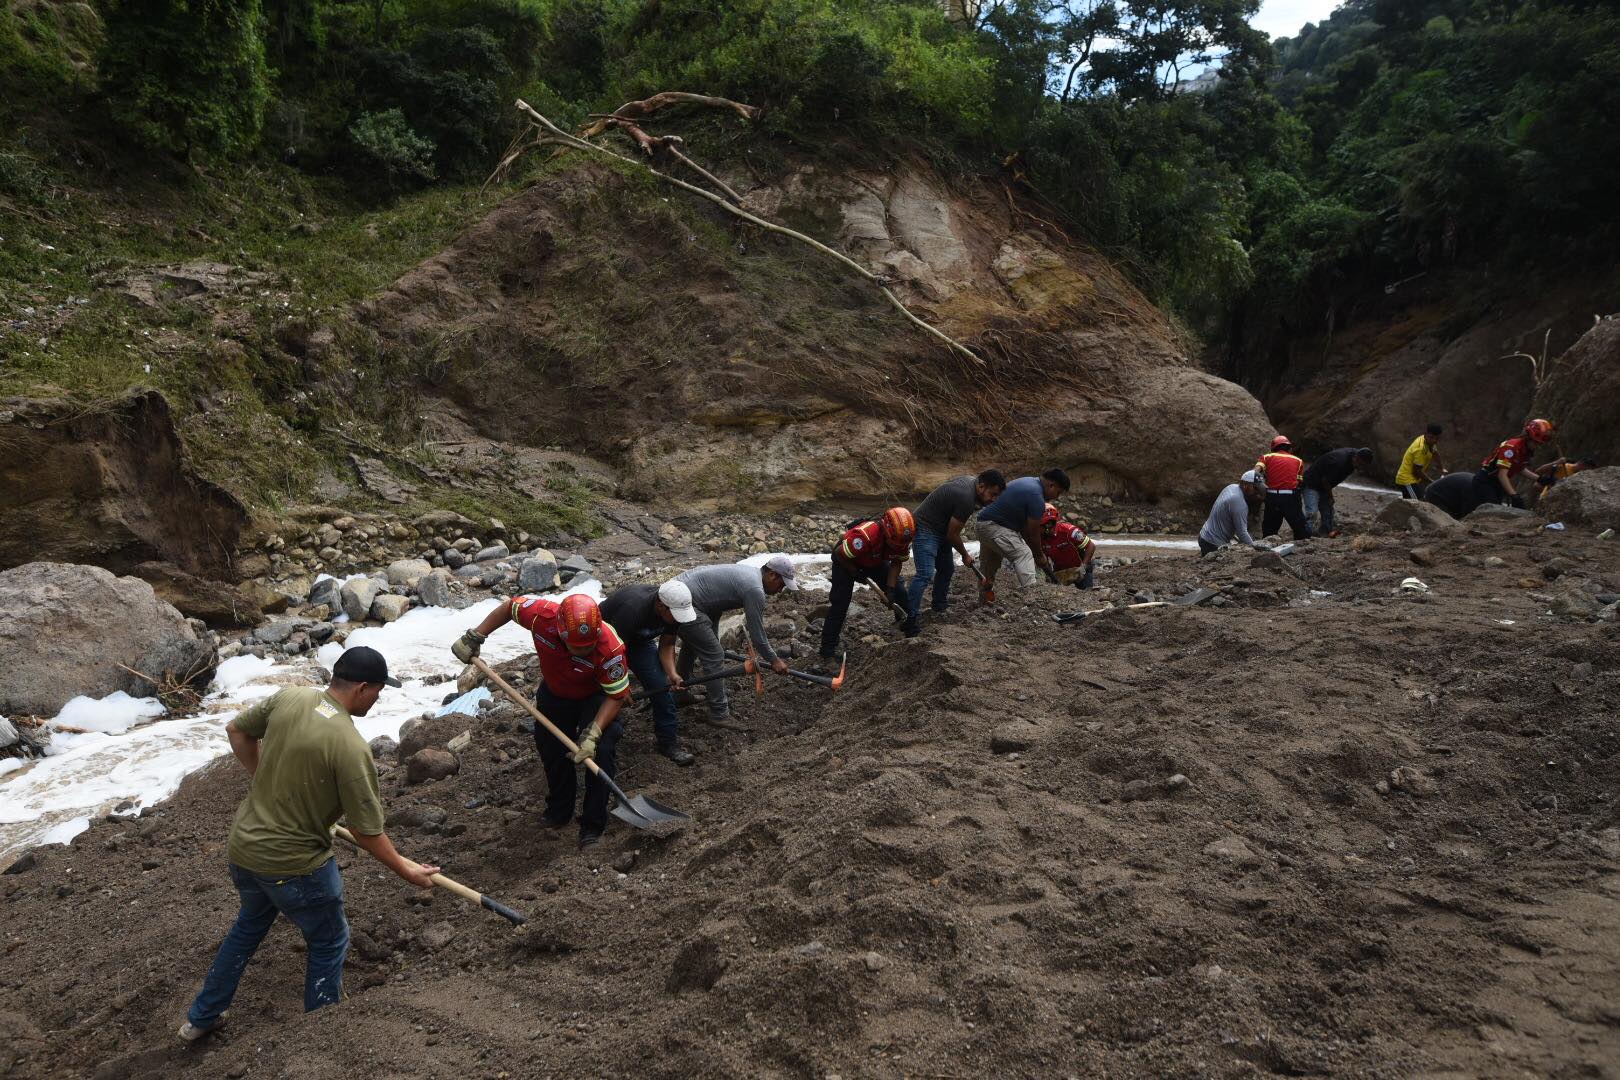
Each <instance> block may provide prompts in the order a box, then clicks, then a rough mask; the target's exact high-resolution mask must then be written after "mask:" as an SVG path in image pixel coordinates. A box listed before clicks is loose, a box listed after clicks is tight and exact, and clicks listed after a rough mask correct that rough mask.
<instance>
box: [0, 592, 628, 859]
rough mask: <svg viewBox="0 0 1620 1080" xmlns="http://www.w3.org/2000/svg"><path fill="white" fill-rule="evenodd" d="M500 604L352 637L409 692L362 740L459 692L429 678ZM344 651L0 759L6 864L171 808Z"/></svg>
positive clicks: (448, 667) (253, 663)
mask: <svg viewBox="0 0 1620 1080" xmlns="http://www.w3.org/2000/svg"><path fill="white" fill-rule="evenodd" d="M574 592H583V593H585V594H587V595H589V596H592V597H593V598H595V599H601V597H602V585H601V583H600V582H598V581H596V580H595V579H586V580H584V581H582V582H580V584H579V585H578V586H576V587H574V588H572V589H569V590H568V591H567V592H566V593H549V594H547V595H549V596H552V597H554V598H555V597H560V596H564V595H568V594H569V593H574ZM498 603H500V601H498V600H496V599H494V598H491V599H489V600H485V601H483V602H482V603H479V604H475V605H473V606H472V607H469V608H464V609H461V610H456V609H453V608H417V609H414V610H412V611H409V612H407V613H406V614H405V615H404V616H403V617H402V618H400V619H398V620H396V621H395V622H392V623H388V624H386V625H384V626H377V627H371V626H367V627H361V628H360V629H357V630H355V631H354V632H353V633H352V634H350V635H349V640H348V644H350V645H369V646H371V647H372V648H374V649H376V650H378V651H379V652H381V653H382V654H383V656H384V657H386V658H387V660H388V667H389V672H390V674H392V675H394V676H395V677H396V678H398V679H400V680H401V681H402V682H403V683H404V686H403V687H401V688H399V689H394V688H392V687H390V688H388V689H386V690H384V691H383V694H382V697H381V698H379V699H378V701H377V704H376V706H374V707H373V708H372V710H371V712H370V714H368V715H366V716H364V717H356V718H355V726H356V728H357V729H358V730H359V731H360V733H361V735H363V736H364V737H365V738H367V739H372V738H375V737H376V736H378V735H388V736H390V737H393V738H398V736H399V729H400V726H401V725H402V724H404V723H405V721H407V720H410V719H412V718H413V717H416V716H420V715H421V714H422V713H424V712H428V711H436V710H437V709H438V708H439V705H440V702H441V701H443V699H444V697H445V695H446V693H448V692H451V691H453V690H454V689H455V687H454V685H453V684H451V683H447V682H441V683H435V684H433V685H428V684H426V683H424V682H423V681H422V680H423V679H425V678H427V677H429V676H435V675H440V676H442V675H452V676H453V675H456V674H458V673H459V672H460V670H461V665H460V664H459V663H458V662H457V661H456V659H455V658H454V657H453V656H451V654H450V645H451V644H452V643H453V642H454V641H455V640H456V639H457V638H458V637H460V636H461V635H462V633H463V632H464V631H465V630H466V629H467V628H468V627H471V626H477V625H478V624H479V623H480V622H482V621H483V618H484V616H485V615H487V614H489V612H491V611H493V610H494V609H495V606H496V605H497V604H498ZM532 647H533V646H532V644H531V638H530V636H529V634H528V632H527V631H525V630H523V629H522V628H521V627H518V626H515V625H508V626H505V627H502V628H501V629H500V630H498V631H496V632H495V633H494V634H492V635H490V639H489V641H488V642H486V643H485V645H484V648H483V656H484V657H485V659H487V660H488V661H489V662H490V663H492V664H494V663H500V662H503V661H505V660H510V659H511V658H513V657H515V656H519V655H521V654H523V653H524V652H525V651H526V650H528V649H530V648H532ZM342 651H343V646H340V645H335V644H328V645H326V646H323V647H322V648H321V649H320V651H319V652H318V653H317V655H316V656H315V657H312V658H299V659H297V660H291V661H283V662H277V661H273V660H261V659H259V658H257V657H253V656H235V657H231V658H230V659H228V660H225V661H223V662H221V664H220V666H219V674H218V676H217V682H216V684H215V686H214V688H213V689H212V690H211V691H210V693H209V694H208V696H207V697H206V698H204V699H203V708H202V711H201V712H199V713H198V714H197V715H195V716H189V717H184V718H181V719H175V720H157V721H156V722H154V723H148V724H145V725H144V726H131V725H133V724H135V723H137V721H135V720H132V721H130V724H127V725H123V726H120V721H121V720H122V718H124V717H127V716H130V715H133V714H135V713H137V712H146V713H147V714H148V715H153V714H151V710H152V709H153V708H154V707H155V708H156V709H157V710H159V713H158V714H156V715H161V709H162V706H161V705H159V704H158V703H157V702H155V701H149V700H148V701H143V700H142V699H138V698H128V696H127V695H123V697H124V698H126V699H127V700H126V701H115V700H114V699H116V698H118V697H119V695H113V696H112V697H109V698H104V699H102V700H101V701H100V702H90V703H88V704H83V705H79V706H76V708H77V709H80V710H83V712H81V713H75V714H74V715H82V716H87V717H90V718H92V719H94V720H96V721H97V722H100V723H103V724H104V725H105V726H106V728H107V730H103V731H95V732H91V733H88V734H84V735H66V734H65V733H62V732H57V733H55V734H54V735H53V736H52V743H51V746H52V753H51V754H50V755H49V756H47V757H44V758H41V759H39V760H37V761H21V760H18V761H17V762H16V763H15V764H13V763H12V761H13V759H0V865H3V864H4V863H5V862H8V861H10V859H11V858H12V857H13V856H15V855H16V854H17V853H19V852H20V851H21V850H22V849H24V848H27V847H32V846H34V845H36V844H41V843H47V842H52V841H47V840H45V839H44V837H46V836H47V835H50V834H51V833H52V830H58V829H65V828H66V827H67V823H68V822H70V821H72V820H74V819H78V818H83V819H84V820H85V821H86V822H87V823H88V821H89V820H90V819H91V818H94V817H97V816H100V815H102V814H105V813H106V812H107V811H109V810H110V809H112V808H113V807H115V806H117V805H119V804H121V803H125V802H128V803H130V804H132V807H131V808H130V809H128V810H127V811H126V812H129V813H134V812H137V811H138V809H139V808H140V807H143V806H151V805H153V804H154V803H157V802H161V801H162V800H163V799H166V798H168V797H169V796H170V795H172V794H174V791H175V789H176V788H178V787H179V786H180V782H181V781H182V780H183V779H185V777H186V776H187V775H188V774H190V773H192V772H195V771H196V770H198V769H200V768H202V767H203V766H204V765H207V764H208V763H209V762H210V761H213V760H214V759H215V758H217V757H219V756H220V755H221V754H227V753H229V752H230V743H229V741H228V740H227V739H226V737H225V725H226V724H227V723H228V722H229V721H230V719H231V717H233V716H235V715H236V713H238V712H239V711H241V709H242V708H243V707H245V706H246V705H249V704H251V703H252V702H254V701H258V700H262V699H263V698H265V697H268V696H269V695H271V694H273V693H275V692H276V691H277V690H279V689H281V688H282V687H283V686H285V685H309V686H315V685H318V684H319V683H320V681H321V676H320V673H319V672H318V671H317V670H316V663H319V664H321V665H322V666H324V667H326V668H328V670H330V667H331V664H332V662H333V661H334V660H336V659H337V657H338V656H339V655H341V653H342ZM86 700H87V701H88V699H86ZM64 712H66V710H64ZM74 726H87V725H74ZM114 729H116V730H114ZM223 827H224V825H223V823H222V824H221V828H223ZM81 831H82V830H81ZM67 838H68V839H71V838H72V837H71V835H70V836H68V837H67ZM60 842H64V843H65V842H66V841H65V840H63V841H60Z"/></svg>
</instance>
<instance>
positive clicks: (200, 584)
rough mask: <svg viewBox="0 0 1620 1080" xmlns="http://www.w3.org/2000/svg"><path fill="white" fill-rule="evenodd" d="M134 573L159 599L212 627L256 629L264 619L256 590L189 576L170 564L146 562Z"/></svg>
mask: <svg viewBox="0 0 1620 1080" xmlns="http://www.w3.org/2000/svg"><path fill="white" fill-rule="evenodd" d="M130 573H131V574H132V575H133V576H135V577H138V578H140V579H141V580H142V581H144V582H146V583H147V584H148V585H150V586H152V590H153V591H154V592H156V593H157V595H158V599H160V600H163V601H166V602H167V603H170V604H173V605H174V607H175V609H176V610H177V611H179V612H180V614H182V615H186V616H189V617H192V618H197V619H201V620H203V621H204V622H205V623H207V624H208V625H209V626H216V627H232V626H252V625H253V624H254V623H256V622H258V621H259V620H260V619H261V618H263V616H264V612H263V608H262V607H261V606H260V604H259V602H258V600H257V598H256V597H255V596H254V595H253V593H254V590H251V589H244V588H240V587H238V586H236V585H232V584H230V583H229V582H226V581H213V580H210V579H208V578H203V577H199V576H197V575H196V574H188V573H186V572H185V571H184V570H182V569H180V568H179V567H178V566H175V565H174V564H173V563H167V562H143V563H141V564H139V565H138V566H136V567H135V568H134V569H132V570H131V571H130Z"/></svg>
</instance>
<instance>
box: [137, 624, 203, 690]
mask: <svg viewBox="0 0 1620 1080" xmlns="http://www.w3.org/2000/svg"><path fill="white" fill-rule="evenodd" d="M218 666H219V651H218V650H217V649H216V648H215V647H214V643H213V642H212V641H211V640H203V639H202V638H198V637H178V636H177V637H167V638H164V639H163V640H162V641H159V642H158V643H157V644H155V645H153V646H152V647H151V648H149V649H147V650H146V652H144V653H142V654H141V657H140V659H139V660H137V661H136V662H135V663H133V664H131V665H130V667H132V668H134V669H135V670H136V671H138V672H140V673H141V674H140V675H131V676H130V677H129V684H128V686H127V688H126V689H127V691H128V693H129V694H131V695H132V696H134V697H156V696H157V695H158V694H159V693H160V692H167V691H172V690H176V689H179V688H180V687H189V688H190V689H191V690H193V691H195V692H196V693H198V694H201V693H202V692H203V691H204V690H206V689H207V688H208V684H209V683H211V682H213V681H214V669H215V668H217V667H218Z"/></svg>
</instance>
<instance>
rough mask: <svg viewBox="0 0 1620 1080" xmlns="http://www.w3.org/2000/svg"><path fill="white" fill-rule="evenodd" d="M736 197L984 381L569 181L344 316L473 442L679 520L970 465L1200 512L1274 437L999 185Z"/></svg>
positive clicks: (683, 230) (537, 193) (695, 209)
mask: <svg viewBox="0 0 1620 1080" xmlns="http://www.w3.org/2000/svg"><path fill="white" fill-rule="evenodd" d="M745 202H746V204H747V205H748V206H749V207H750V208H752V209H755V210H758V211H761V212H765V213H769V214H772V215H774V216H777V217H779V218H782V219H785V220H789V221H792V222H793V223H794V224H795V225H797V226H800V227H802V228H806V229H808V230H809V231H810V232H812V233H813V234H815V235H818V236H820V237H822V238H823V239H825V240H827V241H829V242H831V243H834V244H839V245H842V246H843V247H845V248H846V249H848V250H849V251H850V252H852V253H853V255H854V256H855V257H856V258H858V259H862V260H864V261H865V262H866V263H867V265H869V266H871V267H872V268H874V269H875V270H877V271H879V272H881V273H883V274H885V275H886V276H887V277H888V278H889V280H891V282H892V283H893V285H894V287H895V289H896V291H897V292H898V293H900V294H901V295H902V296H903V297H904V298H905V299H906V300H907V301H908V302H909V303H912V304H914V305H915V306H916V307H917V309H918V310H919V311H921V312H922V313H923V314H925V315H926V316H927V317H929V318H931V319H932V320H934V321H935V322H936V323H938V324H939V325H940V326H942V327H943V328H944V329H946V330H947V331H948V332H950V333H951V334H953V335H955V336H956V337H957V338H959V339H961V340H965V341H967V342H969V343H971V344H973V345H974V346H975V347H976V348H977V349H978V350H979V351H980V352H981V354H982V355H983V356H984V357H985V362H984V365H983V366H977V365H974V364H973V363H971V362H968V361H966V360H965V359H964V358H962V357H959V356H954V355H952V354H950V353H948V352H946V351H944V350H941V349H940V348H939V347H938V346H937V344H935V343H933V342H932V341H931V339H929V338H928V337H926V336H924V335H922V334H920V333H919V332H918V331H917V330H915V329H914V328H913V327H911V326H909V325H908V324H906V323H905V322H904V321H903V320H901V319H900V318H899V317H898V316H897V315H896V314H895V313H894V311H893V310H892V309H891V308H889V307H888V306H887V305H886V304H884V302H883V301H882V300H881V298H879V297H878V296H877V294H876V293H875V291H873V290H872V289H871V288H870V286H868V285H867V284H865V283H864V282H861V281H859V280H858V279H855V278H854V277H853V276H852V275H849V274H847V273H846V272H843V271H840V270H839V269H838V268H837V266H836V265H835V264H833V263H831V262H829V261H827V260H825V259H824V258H823V257H822V256H819V255H817V254H815V253H813V252H811V251H810V250H809V249H807V248H805V247H804V246H802V245H799V244H797V243H794V242H793V241H790V240H787V239H785V238H781V237H776V236H771V235H768V234H763V233H761V232H759V231H758V230H755V229H752V228H750V227H748V226H745V225H742V224H740V223H738V222H736V221H735V220H734V219H732V218H730V217H727V216H726V215H724V214H722V213H720V212H719V211H718V210H717V209H715V208H713V207H710V206H708V205H707V204H702V203H698V202H696V201H693V200H689V199H686V198H684V197H682V196H681V195H680V194H679V193H678V192H677V193H668V192H664V191H662V190H659V189H656V188H652V187H649V185H648V182H644V181H642V180H638V179H633V178H627V177H625V176H622V175H620V174H618V173H612V172H606V171H604V170H601V169H598V168H593V167H588V166H584V165H578V166H575V167H573V168H571V169H569V170H567V171H564V172H562V173H560V174H553V175H551V176H548V177H547V178H545V179H543V180H541V181H539V182H538V183H537V184H536V185H535V186H534V187H533V188H531V189H529V190H528V191H526V192H524V193H522V194H520V195H518V196H515V197H514V198H512V199H510V200H508V201H507V202H505V203H504V204H503V205H501V206H500V207H499V208H497V209H496V210H495V211H494V212H493V213H492V214H491V215H490V216H489V217H488V218H487V219H485V220H484V221H483V222H481V223H480V224H478V225H476V226H474V227H473V228H472V229H470V230H468V231H467V232H466V233H464V234H463V235H462V236H461V237H460V238H459V239H458V240H457V241H456V242H455V243H454V244H452V245H451V246H450V247H449V248H448V249H446V250H445V251H444V252H442V253H440V254H439V255H437V256H435V257H434V258H432V259H430V260H428V261H427V262H425V263H423V264H421V265H420V266H418V267H417V268H416V269H414V270H413V271H411V272H410V273H408V274H406V275H405V276H404V277H403V278H401V279H400V280H399V281H398V282H396V284H395V285H394V286H393V287H392V288H391V289H389V290H388V291H386V292H385V293H383V294H382V295H380V296H379V297H377V298H375V299H374V300H373V301H371V302H369V303H368V304H367V305H365V307H364V310H363V312H362V314H363V316H364V317H365V319H366V320H367V321H368V322H369V323H370V325H371V326H373V327H374V328H375V329H376V330H377V331H378V332H379V334H380V335H381V337H382V339H383V341H384V343H385V347H387V348H390V349H395V350H405V351H406V352H407V353H408V354H410V355H411V356H414V357H415V358H416V362H417V364H418V366H419V368H420V369H421V370H424V371H426V372H428V374H429V378H430V381H431V382H432V383H433V384H434V385H436V386H438V387H439V388H440V389H441V391H442V392H443V393H444V394H445V395H446V396H448V397H449V398H451V399H453V400H454V401H455V402H456V403H457V404H459V405H460V406H461V407H462V409H463V411H464V413H465V415H466V416H467V418H468V419H469V420H471V421H472V422H473V423H474V424H475V425H476V426H478V427H479V428H480V429H481V430H482V431H483V432H485V433H486V434H489V435H492V436H495V437H498V438H503V439H509V440H513V441H523V442H532V443H539V444H550V443H563V444H566V445H569V446H571V447H575V448H578V449H580V450H583V451H585V452H588V453H592V454H595V455H598V456H600V457H603V458H605V459H611V460H612V461H613V462H614V464H615V465H616V466H618V467H619V469H620V470H621V473H622V475H623V477H624V487H625V490H626V492H627V493H628V494H630V495H632V496H635V497H644V498H653V499H659V500H679V501H681V502H683V503H685V504H688V505H694V504H695V505H707V506H713V505H718V504H720V503H734V502H747V503H748V504H749V505H752V506H765V507H776V506H783V505H787V504H790V503H794V502H797V501H801V500H806V499H811V498H815V497H820V496H834V497H843V496H851V495H863V496H864V495H870V494H872V493H874V492H881V493H885V494H893V495H901V494H907V495H909V494H912V493H915V492H917V491H920V490H924V489H926V488H928V487H929V486H931V485H932V484H933V483H934V482H936V481H937V480H938V479H940V478H942V477H943V476H944V475H946V474H948V473H950V472H954V471H957V470H958V466H957V464H956V463H957V462H960V461H964V460H973V461H977V460H980V459H984V461H985V463H986V464H988V463H990V460H991V459H994V461H995V463H996V464H999V465H1001V466H1002V467H1004V468H1008V469H1013V470H1021V469H1028V468H1031V467H1034V466H1044V465H1047V464H1053V463H1056V464H1060V465H1063V466H1065V467H1067V468H1069V469H1071V471H1072V472H1073V473H1074V474H1075V475H1076V477H1077V478H1078V481H1079V484H1080V486H1081V487H1082V488H1083V489H1085V490H1088V491H1094V492H1097V493H1108V494H1124V493H1131V494H1135V495H1139V496H1144V497H1147V498H1152V499H1175V500H1186V501H1188V502H1197V503H1201V502H1204V501H1205V497H1206V496H1208V495H1211V494H1213V492H1214V491H1216V490H1217V489H1218V488H1219V487H1220V486H1222V485H1223V484H1225V483H1227V482H1229V481H1230V478H1231V476H1232V475H1235V471H1237V470H1241V469H1242V468H1243V467H1244V465H1246V464H1248V460H1247V459H1248V458H1249V457H1250V456H1251V455H1252V454H1253V453H1254V448H1255V447H1257V446H1259V445H1261V442H1262V440H1263V438H1264V436H1265V435H1267V434H1269V432H1270V427H1269V426H1268V424H1267V422H1266V420H1265V417H1264V415H1263V413H1262V411H1261V410H1260V408H1259V406H1258V404H1257V403H1256V402H1255V401H1254V400H1253V399H1252V398H1251V397H1250V396H1249V395H1248V394H1247V393H1245V392H1244V391H1242V390H1241V389H1239V388H1238V387H1236V386H1234V385H1232V384H1230V383H1226V382H1223V381H1222V380H1219V379H1216V378H1214V377H1212V376H1210V375H1208V374H1206V373H1204V372H1202V371H1199V370H1198V369H1196V368H1195V367H1193V366H1192V365H1191V364H1190V362H1189V361H1188V360H1187V358H1186V354H1185V348H1184V346H1183V344H1182V342H1181V340H1180V339H1179V337H1178V335H1177V334H1176V332H1175V330H1174V329H1173V327H1172V326H1171V325H1170V323H1169V322H1168V320H1167V319H1165V318H1164V316H1163V315H1162V314H1160V313H1159V312H1158V311H1157V310H1156V309H1154V308H1153V307H1152V306H1151V305H1150V304H1148V303H1147V302H1146V301H1145V300H1144V299H1143V298H1142V296H1141V295H1140V294H1139V293H1137V292H1136V290H1135V289H1133V288H1132V287H1131V286H1130V285H1129V284H1128V283H1127V282H1126V281H1125V279H1124V278H1123V277H1122V276H1121V275H1120V274H1119V273H1118V271H1116V270H1115V269H1114V268H1113V267H1111V266H1110V265H1108V263H1107V262H1106V261H1105V260H1103V259H1101V258H1100V257H1099V256H1097V255H1096V254H1095V253H1093V252H1090V251H1088V250H1086V249H1084V248H1081V247H1079V246H1077V245H1075V244H1072V243H1070V242H1069V241H1068V240H1067V239H1065V238H1063V237H1061V236H1058V235H1056V234H1053V233H1051V232H1049V231H1047V230H1045V229H1043V228H1042V227H1041V226H1039V225H1037V224H1035V223H1034V222H1033V221H1032V220H1031V219H1030V218H1029V217H1028V216H1027V215H1026V214H1024V213H1023V212H1022V211H1021V210H1019V209H1018V208H1017V207H1016V205H1011V206H1010V205H1009V203H1008V201H1007V197H1006V196H1005V194H1004V193H1003V192H1002V191H1001V189H1000V188H999V187H998V188H995V189H994V190H991V189H990V188H976V187H975V188H971V189H969V190H965V191H964V190H953V189H951V188H948V187H947V186H946V185H945V184H944V182H943V181H941V180H940V179H939V178H938V177H937V176H935V175H934V174H933V173H932V172H931V171H930V170H929V169H928V168H927V167H925V166H923V165H920V164H908V165H901V166H896V167H895V168H894V169H893V170H891V171H889V172H885V173H870V174H852V175H843V176H830V175H826V174H824V173H822V172H820V171H817V170H814V169H809V168H803V169H799V170H797V171H792V172H789V173H787V174H785V175H783V176H781V177H778V178H777V179H775V180H774V181H773V182H772V183H770V184H769V185H765V184H756V186H755V188H754V189H753V190H751V191H749V192H748V194H747V195H746V197H745ZM1164 432H1168V433H1170V434H1171V436H1172V437H1168V438H1164V437H1148V433H1153V434H1154V435H1155V436H1157V435H1159V434H1160V433H1164ZM991 448H996V449H995V450H994V451H993V452H992V450H991Z"/></svg>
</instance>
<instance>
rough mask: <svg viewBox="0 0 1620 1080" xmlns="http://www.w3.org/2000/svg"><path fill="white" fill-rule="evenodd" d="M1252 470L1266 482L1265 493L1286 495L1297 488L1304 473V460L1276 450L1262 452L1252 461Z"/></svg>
mask: <svg viewBox="0 0 1620 1080" xmlns="http://www.w3.org/2000/svg"><path fill="white" fill-rule="evenodd" d="M1254 471H1255V472H1257V473H1259V474H1260V479H1262V480H1264V481H1265V482H1266V494H1268V495H1287V494H1290V493H1292V492H1295V491H1298V490H1299V484H1300V481H1301V480H1302V479H1303V478H1304V475H1305V462H1304V461H1303V460H1301V459H1300V458H1297V457H1295V456H1294V455H1293V454H1285V453H1283V452H1282V451H1280V450H1279V451H1277V452H1276V453H1272V454H1263V455H1261V458H1260V460H1259V461H1257V462H1255V463H1254Z"/></svg>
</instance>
